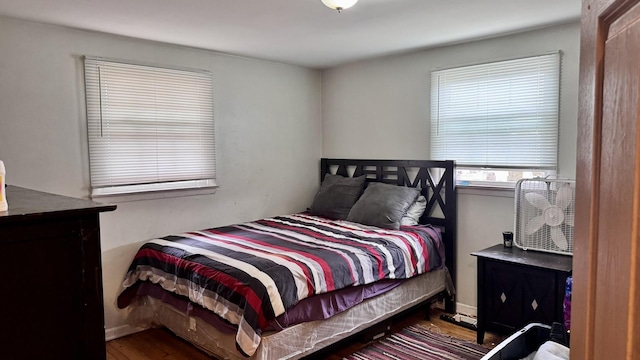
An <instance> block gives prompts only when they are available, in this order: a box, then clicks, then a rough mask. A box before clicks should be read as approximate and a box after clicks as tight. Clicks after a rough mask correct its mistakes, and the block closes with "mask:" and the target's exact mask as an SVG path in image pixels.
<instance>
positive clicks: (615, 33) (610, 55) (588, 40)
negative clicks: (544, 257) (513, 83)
mask: <svg viewBox="0 0 640 360" xmlns="http://www.w3.org/2000/svg"><path fill="white" fill-rule="evenodd" d="M639 3H640V0H634V1H630V0H583V8H582V32H581V36H582V38H581V59H580V98H579V99H580V108H579V122H578V159H577V176H576V177H577V184H576V186H577V190H576V191H577V192H576V229H575V231H576V232H575V235H576V240H575V251H574V261H573V266H574V289H573V298H572V305H573V308H572V313H571V321H572V324H571V335H572V336H571V358H572V359H585V360H599V359H612V360H613V359H616V360H617V359H640V320H639V319H638V314H639V310H638V309H639V307H640V284H639V283H638V282H639V281H640V275H639V274H638V271H640V268H639V262H640V259H639V258H640V252H639V249H638V248H639V245H638V238H639V235H638V230H639V229H638V225H639V224H640V219H639V217H640V132H639V131H640V126H638V122H639V120H640V119H639V111H638V107H639V106H640V101H639V99H638V97H639V92H638V83H639V82H640V5H639Z"/></svg>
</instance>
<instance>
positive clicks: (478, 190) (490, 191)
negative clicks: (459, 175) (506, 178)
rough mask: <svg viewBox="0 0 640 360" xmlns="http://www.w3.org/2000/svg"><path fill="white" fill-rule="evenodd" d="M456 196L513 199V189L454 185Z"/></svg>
mask: <svg viewBox="0 0 640 360" xmlns="http://www.w3.org/2000/svg"><path fill="white" fill-rule="evenodd" d="M456 189H457V190H458V194H463V195H480V196H497V197H508V198H513V196H514V194H515V189H514V188H512V187H510V188H508V187H496V186H478V185H456Z"/></svg>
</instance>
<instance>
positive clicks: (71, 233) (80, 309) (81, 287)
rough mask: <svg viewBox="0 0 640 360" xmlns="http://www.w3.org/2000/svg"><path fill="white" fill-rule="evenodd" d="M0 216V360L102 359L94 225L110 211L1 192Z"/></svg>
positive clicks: (73, 201) (98, 261)
mask: <svg viewBox="0 0 640 360" xmlns="http://www.w3.org/2000/svg"><path fill="white" fill-rule="evenodd" d="M7 201H8V203H9V210H8V211H6V212H0V249H1V250H0V251H1V252H0V254H2V255H1V258H2V259H1V260H0V277H1V278H2V282H1V283H2V296H0V311H1V312H2V315H0V326H1V327H2V336H1V338H0V343H1V344H2V346H1V348H0V358H2V359H105V358H106V350H105V334H104V309H103V299H102V265H101V252H100V223H99V218H98V215H99V213H100V212H103V211H113V210H115V208H116V206H115V205H103V204H99V203H95V202H92V201H88V200H82V199H74V198H69V197H65V196H59V195H53V194H48V193H44V192H39V191H34V190H29V189H24V188H20V187H16V186H9V187H7Z"/></svg>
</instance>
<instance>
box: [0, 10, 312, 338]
mask: <svg viewBox="0 0 640 360" xmlns="http://www.w3.org/2000/svg"><path fill="white" fill-rule="evenodd" d="M82 55H93V56H104V57H112V58H121V59H128V60H137V61H144V62H149V63H156V64H166V65H177V66H184V67H191V68H201V69H208V70H210V71H212V72H213V75H214V97H215V99H214V107H215V109H214V111H215V121H216V137H217V139H216V140H217V153H218V158H217V160H218V166H217V168H218V183H219V184H220V188H219V189H218V191H217V193H216V194H214V195H206V196H189V197H178V198H169V199H157V200H146V201H135V202H128V203H120V204H118V209H117V210H116V211H115V212H112V213H106V214H102V215H101V226H102V250H103V254H102V262H103V278H104V296H105V316H106V326H107V329H109V328H114V327H118V326H119V325H122V324H123V323H124V318H123V316H124V312H122V311H119V310H117V309H116V307H115V298H116V296H117V294H118V291H119V288H120V283H121V281H122V278H123V276H124V273H125V271H126V269H127V267H128V266H129V262H130V260H131V258H132V257H133V255H134V253H135V251H136V250H137V248H138V247H139V245H140V244H141V242H143V241H144V240H146V239H149V238H152V237H156V236H162V235H167V234H170V233H175V232H180V231H186V230H195V229H201V228H205V227H213V226H220V225H227V224H230V223H234V222H240V221H247V220H253V219H258V218H263V217H266V216H271V215H277V214H285V213H292V212H296V211H301V210H304V209H305V208H306V207H307V206H308V205H309V204H310V202H311V200H312V197H313V194H314V192H315V191H316V190H317V186H318V182H319V180H318V178H319V177H318V171H319V158H320V155H321V146H322V145H321V108H320V107H321V90H320V89H321V87H320V86H321V74H320V72H319V71H315V70H309V69H305V68H302V67H297V66H290V65H284V64H279V63H273V62H267V61H260V60H253V59H247V58H242V57H235V56H228V55H222V54H218V53H214V52H209V51H203V50H197V49H191V48H185V47H179V46H174V45H167V44H161V43H155V42H148V41H141V40H136V39H131V38H125V37H118V36H111V35H104V34H99V33H93V32H86V31H79V30H72V29H66V28H60V27H54V26H47V25H40V24H36V23H30V22H23V21H18V20H12V19H6V18H0V159H2V160H4V162H5V165H6V168H7V181H8V183H9V184H11V185H18V186H23V187H28V188H33V189H38V190H43V191H49V192H54V193H58V194H63V195H69V196H75V197H87V196H88V194H89V168H88V155H87V135H86V124H85V121H86V120H85V118H86V117H85V108H84V85H83V71H82V69H83V67H82V60H81V56H82ZM9 206H11V204H9ZM54 311H55V310H54Z"/></svg>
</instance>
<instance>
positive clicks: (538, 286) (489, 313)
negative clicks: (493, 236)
mask: <svg viewBox="0 0 640 360" xmlns="http://www.w3.org/2000/svg"><path fill="white" fill-rule="evenodd" d="M471 255H473V256H477V257H478V338H477V341H478V343H479V344H482V343H483V342H484V333H485V331H487V330H490V331H495V332H497V333H512V332H514V331H516V330H518V329H520V328H522V327H524V326H525V325H527V324H529V323H532V322H540V323H544V324H551V323H552V322H554V321H557V322H562V321H563V308H562V302H563V299H564V289H565V281H566V279H567V277H568V276H569V275H571V266H572V261H573V257H571V256H567V255H556V254H551V253H545V252H540V251H534V250H527V251H524V250H521V249H519V248H517V247H515V246H514V247H512V248H506V247H504V246H503V245H502V244H500V245H495V246H492V247H490V248H486V249H484V250H480V251H477V252H474V253H472V254H471Z"/></svg>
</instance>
